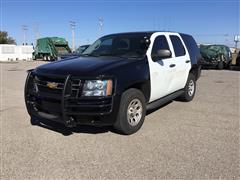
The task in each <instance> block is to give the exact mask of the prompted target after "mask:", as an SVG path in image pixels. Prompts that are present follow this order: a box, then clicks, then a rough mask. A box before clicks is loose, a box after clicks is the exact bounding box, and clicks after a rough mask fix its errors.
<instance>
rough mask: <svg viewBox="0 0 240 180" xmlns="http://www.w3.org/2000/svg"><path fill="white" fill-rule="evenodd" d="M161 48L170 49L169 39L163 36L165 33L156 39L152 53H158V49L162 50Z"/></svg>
mask: <svg viewBox="0 0 240 180" xmlns="http://www.w3.org/2000/svg"><path fill="white" fill-rule="evenodd" d="M161 49H167V50H170V49H169V45H168V41H167V39H166V37H165V36H163V35H162V36H158V37H156V39H155V41H154V44H153V48H152V55H153V54H156V53H157V51H158V50H161Z"/></svg>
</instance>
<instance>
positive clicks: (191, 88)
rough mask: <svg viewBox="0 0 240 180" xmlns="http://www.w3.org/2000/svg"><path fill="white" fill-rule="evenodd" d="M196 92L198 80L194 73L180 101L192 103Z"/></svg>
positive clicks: (189, 78)
mask: <svg viewBox="0 0 240 180" xmlns="http://www.w3.org/2000/svg"><path fill="white" fill-rule="evenodd" d="M195 92H196V79H195V76H194V75H193V74H192V73H189V75H188V80H187V83H186V85H185V87H184V93H183V94H182V95H181V96H180V100H182V101H185V102H189V101H192V100H193V98H194V96H195Z"/></svg>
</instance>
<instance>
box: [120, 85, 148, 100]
mask: <svg viewBox="0 0 240 180" xmlns="http://www.w3.org/2000/svg"><path fill="white" fill-rule="evenodd" d="M131 88H135V89H138V90H140V91H141V92H142V93H143V95H144V97H145V98H146V102H148V101H149V99H150V92H151V89H150V88H151V87H150V84H149V82H146V81H144V82H135V83H133V84H131V85H128V86H127V87H126V88H124V90H123V92H124V91H126V90H128V89H131Z"/></svg>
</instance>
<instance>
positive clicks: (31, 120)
mask: <svg viewBox="0 0 240 180" xmlns="http://www.w3.org/2000/svg"><path fill="white" fill-rule="evenodd" d="M30 123H31V125H33V126H36V125H39V124H40V122H39V120H37V119H36V118H34V117H31V118H30Z"/></svg>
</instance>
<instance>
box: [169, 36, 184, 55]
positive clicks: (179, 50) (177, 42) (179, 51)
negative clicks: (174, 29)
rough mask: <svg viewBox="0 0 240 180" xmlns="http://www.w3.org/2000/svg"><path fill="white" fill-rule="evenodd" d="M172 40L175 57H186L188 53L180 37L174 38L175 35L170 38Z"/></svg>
mask: <svg viewBox="0 0 240 180" xmlns="http://www.w3.org/2000/svg"><path fill="white" fill-rule="evenodd" d="M170 39H171V41H172V45H173V49H174V52H175V56H176V57H178V56H184V55H185V54H186V52H185V48H184V46H183V44H182V41H181V39H180V38H179V37H178V36H173V35H171V36H170Z"/></svg>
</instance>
